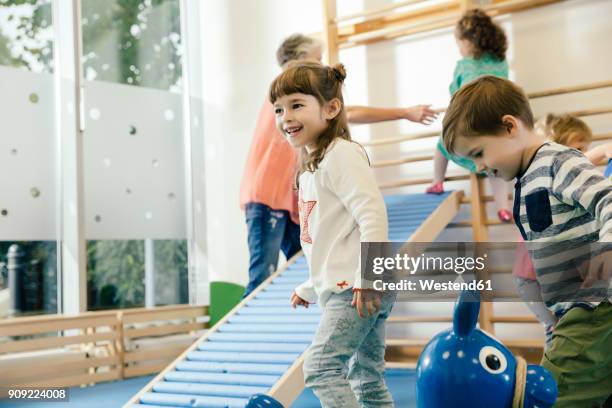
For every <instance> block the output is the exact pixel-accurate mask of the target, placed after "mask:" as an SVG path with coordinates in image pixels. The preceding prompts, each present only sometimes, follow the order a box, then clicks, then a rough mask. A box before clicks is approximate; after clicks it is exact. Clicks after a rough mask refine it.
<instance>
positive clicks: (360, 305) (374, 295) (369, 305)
mask: <svg viewBox="0 0 612 408" xmlns="http://www.w3.org/2000/svg"><path fill="white" fill-rule="evenodd" d="M381 295H382V292H379V291H377V290H374V289H356V288H354V289H353V301H352V302H351V306H353V307H357V314H358V315H359V317H360V318H362V319H363V318H364V317H369V316H374V313H377V312H378V311H379V310H380V296H381ZM364 310H367V311H368V315H367V316H366V315H365V314H364Z"/></svg>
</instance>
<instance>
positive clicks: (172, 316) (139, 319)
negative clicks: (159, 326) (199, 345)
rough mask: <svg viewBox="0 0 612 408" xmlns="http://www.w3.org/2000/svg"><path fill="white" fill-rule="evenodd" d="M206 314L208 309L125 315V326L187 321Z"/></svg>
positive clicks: (153, 311) (152, 311)
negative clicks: (161, 321)
mask: <svg viewBox="0 0 612 408" xmlns="http://www.w3.org/2000/svg"><path fill="white" fill-rule="evenodd" d="M205 314H206V308H204V307H198V308H189V309H184V310H163V311H155V310H151V311H144V312H138V313H129V314H124V315H123V324H130V323H144V322H152V321H160V320H186V319H187V318H196V317H199V316H203V315H205Z"/></svg>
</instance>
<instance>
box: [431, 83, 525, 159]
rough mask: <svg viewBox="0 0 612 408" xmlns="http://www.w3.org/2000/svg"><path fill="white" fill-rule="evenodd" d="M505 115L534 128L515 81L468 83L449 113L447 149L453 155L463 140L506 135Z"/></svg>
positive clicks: (445, 135) (444, 124) (445, 127)
mask: <svg viewBox="0 0 612 408" xmlns="http://www.w3.org/2000/svg"><path fill="white" fill-rule="evenodd" d="M504 115H512V116H514V117H516V118H517V119H520V121H521V122H523V124H524V125H525V126H527V127H529V128H530V129H531V128H533V113H531V107H530V106H529V101H528V100H527V96H526V95H525V93H524V92H523V90H522V89H521V88H519V87H518V86H517V85H515V84H514V83H513V82H512V81H509V80H507V79H503V78H498V77H495V76H491V75H487V76H483V77H480V78H478V79H476V80H474V81H472V82H470V83H468V84H467V85H465V86H464V87H462V88H461V89H460V90H459V91H457V93H455V95H454V96H453V98H452V99H451V102H450V105H449V106H448V109H447V110H446V115H445V116H444V120H443V121H442V141H443V142H444V147H445V148H446V150H448V151H449V152H450V153H453V152H454V144H455V141H456V140H457V138H458V137H459V136H463V137H473V136H490V135H497V134H499V133H501V132H503V131H505V129H506V126H505V125H504V123H503V122H502V117H503V116H504Z"/></svg>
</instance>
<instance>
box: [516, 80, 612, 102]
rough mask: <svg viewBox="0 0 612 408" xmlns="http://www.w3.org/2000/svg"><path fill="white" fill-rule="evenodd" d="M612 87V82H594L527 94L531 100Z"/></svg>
mask: <svg viewBox="0 0 612 408" xmlns="http://www.w3.org/2000/svg"><path fill="white" fill-rule="evenodd" d="M608 87H612V81H601V82H593V83H590V84H583V85H576V86H566V87H563V88H557V89H549V90H547V91H539V92H531V93H529V94H527V96H528V97H529V99H537V98H544V97H546V96H555V95H563V94H568V93H574V92H583V91H590V90H593V89H602V88H608Z"/></svg>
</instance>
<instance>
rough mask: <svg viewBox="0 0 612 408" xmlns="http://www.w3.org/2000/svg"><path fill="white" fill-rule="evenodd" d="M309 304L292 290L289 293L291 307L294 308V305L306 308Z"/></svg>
mask: <svg viewBox="0 0 612 408" xmlns="http://www.w3.org/2000/svg"><path fill="white" fill-rule="evenodd" d="M309 304H310V303H308V302H307V301H305V300H304V299H302V298H301V297H299V296H298V295H297V293H295V292H293V293H292V294H291V307H292V308H294V309H295V307H296V306H304V307H305V308H306V309H308V305H309Z"/></svg>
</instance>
